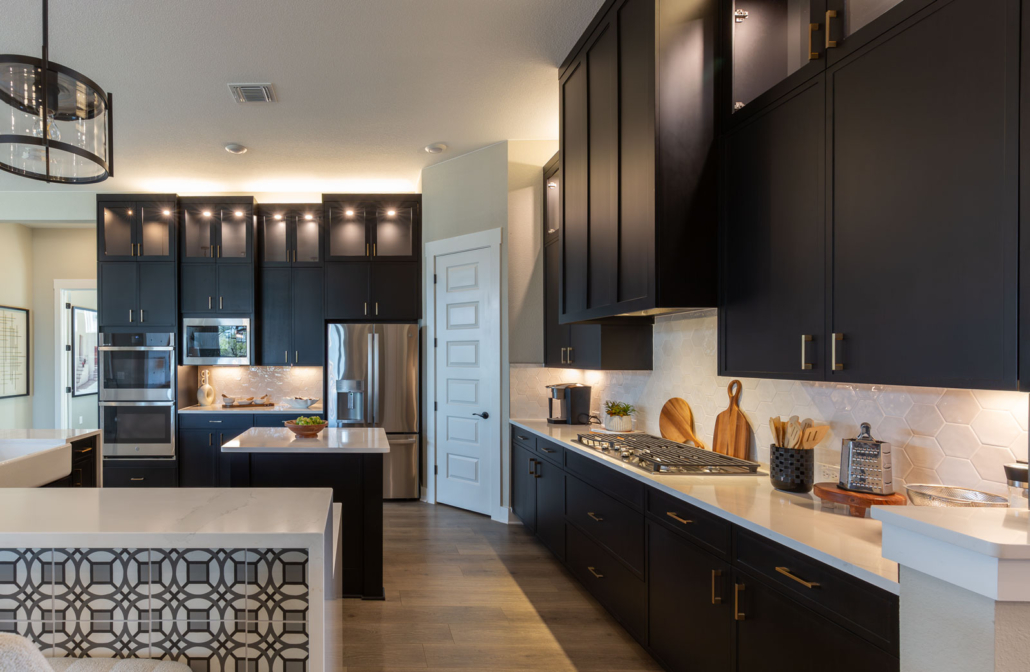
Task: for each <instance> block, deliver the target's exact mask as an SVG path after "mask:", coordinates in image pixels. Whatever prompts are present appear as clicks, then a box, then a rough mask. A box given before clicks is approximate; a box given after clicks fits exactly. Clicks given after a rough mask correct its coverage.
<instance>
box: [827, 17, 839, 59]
mask: <svg viewBox="0 0 1030 672" xmlns="http://www.w3.org/2000/svg"><path fill="white" fill-rule="evenodd" d="M836 18H837V10H835V9H827V10H826V48H827V49H832V48H833V47H836V46H837V41H836V40H831V39H830V19H836Z"/></svg>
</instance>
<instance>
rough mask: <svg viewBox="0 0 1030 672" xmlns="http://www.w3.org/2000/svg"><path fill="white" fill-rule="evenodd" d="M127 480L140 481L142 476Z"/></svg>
mask: <svg viewBox="0 0 1030 672" xmlns="http://www.w3.org/2000/svg"><path fill="white" fill-rule="evenodd" d="M129 480H130V481H142V480H143V477H142V476H140V477H139V478H130V479H129Z"/></svg>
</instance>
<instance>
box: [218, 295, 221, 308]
mask: <svg viewBox="0 0 1030 672" xmlns="http://www.w3.org/2000/svg"><path fill="white" fill-rule="evenodd" d="M221 309H222V297H218V310H221Z"/></svg>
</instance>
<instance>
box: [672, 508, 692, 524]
mask: <svg viewBox="0 0 1030 672" xmlns="http://www.w3.org/2000/svg"><path fill="white" fill-rule="evenodd" d="M665 515H667V516H668V517H670V518H672V519H673V520H675V521H676V522H677V523H683V524H684V525H689V524H691V523H692V522H694V521H692V520H687V519H686V518H680V517H679V516H677V515H676V512H675V511H666V512H665Z"/></svg>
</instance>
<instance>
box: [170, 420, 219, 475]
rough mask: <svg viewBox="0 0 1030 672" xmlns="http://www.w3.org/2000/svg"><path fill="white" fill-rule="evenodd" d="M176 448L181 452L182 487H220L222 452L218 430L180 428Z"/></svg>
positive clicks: (180, 473) (180, 471)
mask: <svg viewBox="0 0 1030 672" xmlns="http://www.w3.org/2000/svg"><path fill="white" fill-rule="evenodd" d="M176 449H177V452H178V454H179V487H180V488H215V487H218V463H219V456H220V453H221V444H219V443H218V432H215V431H209V430H204V429H180V430H179V441H178V445H177V446H176Z"/></svg>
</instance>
